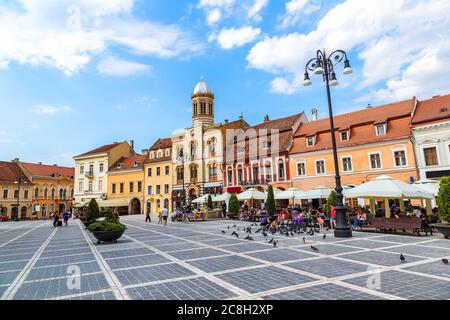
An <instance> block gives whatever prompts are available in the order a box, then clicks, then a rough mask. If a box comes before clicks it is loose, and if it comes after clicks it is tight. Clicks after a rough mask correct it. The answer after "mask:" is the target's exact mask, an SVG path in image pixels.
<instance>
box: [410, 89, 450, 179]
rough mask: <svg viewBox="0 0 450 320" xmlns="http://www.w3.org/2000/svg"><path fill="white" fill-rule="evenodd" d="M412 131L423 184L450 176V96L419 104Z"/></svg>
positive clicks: (412, 123) (414, 115) (415, 111)
mask: <svg viewBox="0 0 450 320" xmlns="http://www.w3.org/2000/svg"><path fill="white" fill-rule="evenodd" d="M411 127H412V134H413V141H414V147H415V154H416V159H417V167H418V170H419V176H420V180H440V178H441V177H443V176H450V95H446V96H436V97H433V98H432V99H428V100H423V101H419V102H418V104H417V107H416V109H415V110H414V114H413V118H412V121H411Z"/></svg>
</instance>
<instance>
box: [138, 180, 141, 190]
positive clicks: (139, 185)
mask: <svg viewBox="0 0 450 320" xmlns="http://www.w3.org/2000/svg"><path fill="white" fill-rule="evenodd" d="M138 192H142V181H138Z"/></svg>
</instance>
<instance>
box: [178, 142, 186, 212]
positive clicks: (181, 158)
mask: <svg viewBox="0 0 450 320" xmlns="http://www.w3.org/2000/svg"><path fill="white" fill-rule="evenodd" d="M177 160H178V161H180V162H181V165H182V166H183V206H184V207H186V188H185V182H184V163H185V161H186V160H188V155H187V154H185V153H184V150H183V149H181V150H180V152H179V154H178V157H177Z"/></svg>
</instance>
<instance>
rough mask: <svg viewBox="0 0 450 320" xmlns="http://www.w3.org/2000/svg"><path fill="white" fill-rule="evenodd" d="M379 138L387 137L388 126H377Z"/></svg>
mask: <svg viewBox="0 0 450 320" xmlns="http://www.w3.org/2000/svg"><path fill="white" fill-rule="evenodd" d="M375 130H376V133H377V136H384V135H386V124H385V123H383V124H377V125H376V127H375Z"/></svg>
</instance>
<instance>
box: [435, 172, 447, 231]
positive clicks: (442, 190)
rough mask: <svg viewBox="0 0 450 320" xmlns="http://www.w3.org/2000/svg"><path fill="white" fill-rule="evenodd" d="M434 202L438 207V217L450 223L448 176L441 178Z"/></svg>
mask: <svg viewBox="0 0 450 320" xmlns="http://www.w3.org/2000/svg"><path fill="white" fill-rule="evenodd" d="M436 202H437V205H438V208H439V217H440V218H441V220H442V222H447V223H450V177H442V178H441V185H440V187H439V193H438V196H437V198H436Z"/></svg>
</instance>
